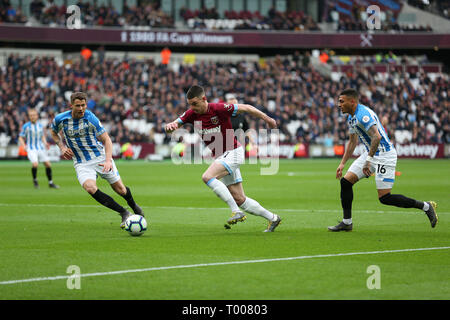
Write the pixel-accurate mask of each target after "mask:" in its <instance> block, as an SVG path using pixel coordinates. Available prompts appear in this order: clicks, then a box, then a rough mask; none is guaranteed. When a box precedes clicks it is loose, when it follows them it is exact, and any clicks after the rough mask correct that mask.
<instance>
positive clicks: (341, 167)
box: [336, 163, 345, 179]
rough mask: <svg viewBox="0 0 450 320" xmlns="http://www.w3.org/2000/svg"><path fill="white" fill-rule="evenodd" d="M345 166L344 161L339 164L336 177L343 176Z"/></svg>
mask: <svg viewBox="0 0 450 320" xmlns="http://www.w3.org/2000/svg"><path fill="white" fill-rule="evenodd" d="M344 167H345V165H344V164H342V163H341V164H340V165H339V167H338V168H337V170H336V179H340V178H342V172H343V171H344Z"/></svg>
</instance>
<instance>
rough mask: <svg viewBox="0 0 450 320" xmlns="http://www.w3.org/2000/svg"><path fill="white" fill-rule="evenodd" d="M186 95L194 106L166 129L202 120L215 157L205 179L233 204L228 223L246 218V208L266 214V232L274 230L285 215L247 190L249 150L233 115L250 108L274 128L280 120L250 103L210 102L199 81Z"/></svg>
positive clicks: (257, 116) (224, 198)
mask: <svg viewBox="0 0 450 320" xmlns="http://www.w3.org/2000/svg"><path fill="white" fill-rule="evenodd" d="M186 98H187V102H188V104H189V106H190V108H189V109H188V110H187V111H186V112H185V113H183V114H182V115H181V116H180V117H179V118H177V119H176V120H175V121H173V122H171V123H168V124H167V125H166V126H165V129H166V132H168V133H170V132H173V131H174V130H176V129H178V128H180V127H181V126H182V125H183V124H185V123H191V124H194V126H195V127H197V125H198V124H199V122H201V128H200V129H199V130H198V132H199V134H200V135H201V137H202V140H203V141H204V142H205V145H206V146H207V147H208V148H210V149H211V151H212V153H213V156H214V157H215V160H214V161H213V162H212V163H211V165H210V166H209V167H208V169H206V171H205V172H204V173H203V175H202V180H203V182H204V183H205V184H206V185H207V186H208V187H209V188H211V190H212V191H213V192H214V193H215V194H216V195H217V196H218V197H219V198H220V199H222V200H223V201H224V202H226V203H227V204H228V206H229V207H230V209H231V212H232V213H231V218H230V219H228V221H227V223H228V225H226V226H228V227H229V225H232V224H236V223H237V222H242V221H244V220H245V219H246V216H245V214H244V213H243V211H245V212H248V213H251V214H253V215H257V216H261V217H264V218H266V219H267V220H268V222H269V223H268V226H267V229H266V230H264V232H273V231H274V230H275V228H276V227H277V226H278V225H279V224H280V222H281V218H280V217H279V216H278V215H277V214H274V213H272V212H270V211H269V210H267V209H265V208H263V207H262V206H261V205H260V204H259V203H258V202H257V201H256V200H253V199H251V198H249V197H247V196H246V195H245V194H244V189H243V187H242V176H241V172H240V169H239V167H240V165H241V164H242V163H244V161H245V154H244V149H243V147H242V146H241V144H240V143H239V142H238V141H237V139H236V137H235V135H234V130H233V128H232V125H231V120H230V118H231V117H233V116H236V115H237V114H239V113H242V112H246V113H247V114H249V115H251V116H253V117H256V118H259V119H262V120H264V121H265V122H266V123H267V125H268V127H269V128H271V129H274V128H276V127H277V124H276V121H275V120H274V119H272V118H271V117H269V116H268V115H266V114H265V113H263V112H261V111H259V110H258V109H256V108H255V107H253V106H251V105H248V104H224V103H208V101H207V99H206V96H205V91H204V89H203V88H202V87H200V86H197V85H194V86H192V87H191V88H190V89H189V90H188V92H187V94H186Z"/></svg>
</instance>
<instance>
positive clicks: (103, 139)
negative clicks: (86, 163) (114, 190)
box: [97, 131, 113, 172]
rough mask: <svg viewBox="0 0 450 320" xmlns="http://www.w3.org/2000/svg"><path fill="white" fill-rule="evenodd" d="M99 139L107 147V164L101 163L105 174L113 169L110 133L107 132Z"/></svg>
mask: <svg viewBox="0 0 450 320" xmlns="http://www.w3.org/2000/svg"><path fill="white" fill-rule="evenodd" d="M97 139H98V140H99V141H100V142H101V143H102V144H103V146H104V147H105V156H106V159H105V163H101V164H100V166H102V167H103V172H109V171H110V170H111V169H112V149H113V145H112V141H111V138H110V137H109V135H108V133H107V132H106V131H105V132H103V133H102V134H101V135H99V136H98V137H97Z"/></svg>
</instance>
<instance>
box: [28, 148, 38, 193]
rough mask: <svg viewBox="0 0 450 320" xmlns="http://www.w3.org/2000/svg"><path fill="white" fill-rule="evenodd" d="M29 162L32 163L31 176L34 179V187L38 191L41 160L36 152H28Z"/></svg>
mask: <svg viewBox="0 0 450 320" xmlns="http://www.w3.org/2000/svg"><path fill="white" fill-rule="evenodd" d="M27 157H28V160H30V162H31V176H32V177H33V185H34V187H35V188H36V189H38V188H39V183H38V180H37V171H38V166H39V159H38V155H37V152H36V150H27Z"/></svg>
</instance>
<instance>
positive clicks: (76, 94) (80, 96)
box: [70, 92, 87, 104]
mask: <svg viewBox="0 0 450 320" xmlns="http://www.w3.org/2000/svg"><path fill="white" fill-rule="evenodd" d="M76 99H78V100H84V101H86V102H87V94H86V93H84V92H74V93H72V94H71V95H70V103H71V104H72V103H73V102H74V101H75V100H76Z"/></svg>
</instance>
